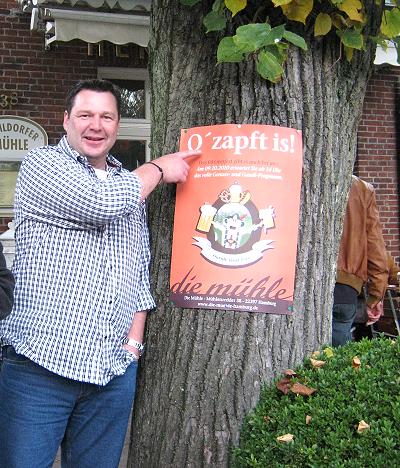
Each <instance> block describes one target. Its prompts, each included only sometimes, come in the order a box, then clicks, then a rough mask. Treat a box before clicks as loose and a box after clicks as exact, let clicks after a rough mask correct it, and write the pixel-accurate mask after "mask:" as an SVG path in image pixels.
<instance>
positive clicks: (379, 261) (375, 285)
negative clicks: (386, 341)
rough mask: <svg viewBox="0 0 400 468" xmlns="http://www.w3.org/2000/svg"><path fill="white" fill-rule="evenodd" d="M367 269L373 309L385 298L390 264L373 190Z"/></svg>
mask: <svg viewBox="0 0 400 468" xmlns="http://www.w3.org/2000/svg"><path fill="white" fill-rule="evenodd" d="M366 227H367V256H368V259H367V268H368V300H367V306H368V307H369V308H370V309H373V308H374V306H375V305H376V304H377V303H378V302H379V301H380V300H381V299H382V298H383V296H384V294H385V291H386V287H387V282H388V264H387V253H386V247H385V242H384V240H383V235H382V226H381V223H380V220H379V212H378V208H377V205H376V198H375V191H374V190H373V188H371V195H370V200H369V204H368V206H367V225H366Z"/></svg>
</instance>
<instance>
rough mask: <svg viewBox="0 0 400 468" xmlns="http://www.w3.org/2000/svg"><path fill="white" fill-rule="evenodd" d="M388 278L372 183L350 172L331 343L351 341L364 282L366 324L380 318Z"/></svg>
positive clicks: (337, 343) (338, 262) (334, 344)
mask: <svg viewBox="0 0 400 468" xmlns="http://www.w3.org/2000/svg"><path fill="white" fill-rule="evenodd" d="M387 280H388V265H387V254H386V248H385V243H384V240H383V236H382V227H381V223H380V220H379V213H378V208H377V206H376V199H375V190H374V188H373V186H372V185H371V184H368V183H367V182H365V181H363V180H361V179H360V178H358V177H356V176H354V175H353V176H352V183H351V188H350V193H349V199H348V202H347V208H346V214H345V217H344V222H343V233H342V238H341V241H340V247H339V256H338V261H337V274H336V284H335V290H334V304H333V318H332V344H333V346H339V345H343V344H345V343H347V342H348V341H351V339H352V334H351V327H352V324H353V320H354V317H355V314H356V308H357V296H358V295H359V294H360V292H361V289H362V287H363V285H364V284H366V285H367V286H368V298H367V314H368V319H369V323H374V322H375V321H376V320H378V319H379V317H380V315H381V314H382V303H381V300H382V298H383V296H384V294H385V291H386V286H387Z"/></svg>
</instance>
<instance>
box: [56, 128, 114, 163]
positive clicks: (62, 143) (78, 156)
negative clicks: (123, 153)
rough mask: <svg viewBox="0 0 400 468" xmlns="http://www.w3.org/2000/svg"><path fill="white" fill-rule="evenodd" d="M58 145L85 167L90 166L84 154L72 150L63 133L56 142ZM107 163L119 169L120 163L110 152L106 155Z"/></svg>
mask: <svg viewBox="0 0 400 468" xmlns="http://www.w3.org/2000/svg"><path fill="white" fill-rule="evenodd" d="M58 146H59V147H60V148H61V149H62V150H63V151H64V152H65V153H67V154H68V155H70V156H72V157H73V158H74V159H76V160H77V161H78V162H80V163H82V164H84V165H85V166H87V167H91V165H90V164H89V161H88V160H87V157H86V156H83V155H82V154H80V153H78V151H76V150H74V149H73V148H72V146H71V145H70V144H69V143H68V140H67V136H66V135H64V136H63V137H62V138H61V140H60V142H59V143H58ZM106 160H107V164H108V165H109V166H111V167H112V168H114V169H117V170H121V168H122V164H121V163H120V162H119V161H118V159H116V158H114V156H113V155H112V154H110V153H108V155H107V158H106Z"/></svg>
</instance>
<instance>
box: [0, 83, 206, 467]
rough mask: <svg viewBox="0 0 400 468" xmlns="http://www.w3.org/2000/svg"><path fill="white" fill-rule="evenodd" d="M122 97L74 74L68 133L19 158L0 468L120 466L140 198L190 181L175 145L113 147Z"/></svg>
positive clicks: (132, 356)
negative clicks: (142, 154) (142, 160)
mask: <svg viewBox="0 0 400 468" xmlns="http://www.w3.org/2000/svg"><path fill="white" fill-rule="evenodd" d="M119 115H120V95H119V91H118V89H117V88H115V87H114V86H113V85H112V84H111V83H108V82H106V81H101V80H93V81H81V82H79V83H77V85H76V86H74V87H73V88H72V89H71V90H70V92H69V94H68V96H67V100H66V111H65V114H64V129H65V131H66V136H64V137H63V138H62V139H61V141H60V142H59V144H58V145H57V146H55V147H50V146H47V147H41V148H36V149H34V150H32V151H30V153H29V154H28V155H27V157H26V158H25V160H24V161H23V163H22V165H21V170H20V174H19V178H18V182H17V188H16V197H15V222H16V232H15V240H16V256H15V262H14V274H15V278H16V287H15V304H14V308H13V311H12V313H11V315H10V316H9V317H8V318H7V319H6V320H4V321H3V322H2V325H1V326H0V336H1V344H2V351H3V352H2V354H3V361H2V369H1V372H0V428H1V430H0V466H1V467H4V468H22V467H29V468H44V467H51V466H52V463H53V460H54V458H55V455H56V452H57V449H58V447H59V446H60V444H61V448H62V465H63V467H69V468H85V467H94V466H95V467H96V468H100V467H104V468H113V467H117V466H118V463H119V459H120V455H121V451H122V447H123V442H124V437H125V433H126V428H127V423H128V418H129V413H130V408H131V405H132V401H133V397H134V391H135V381H136V370H137V363H138V359H139V356H140V354H141V352H142V351H143V345H142V339H143V330H144V324H145V319H146V311H147V310H149V309H152V308H154V306H155V304H154V301H153V298H152V296H151V294H150V287H149V261H150V252H149V236H148V231H147V226H146V216H145V205H144V199H145V198H146V197H147V195H149V193H150V192H151V191H152V190H153V189H154V188H155V187H156V186H157V184H158V183H159V182H160V181H161V180H162V181H163V182H167V183H168V182H170V183H180V182H185V180H186V177H187V174H188V171H189V165H188V163H187V162H186V158H188V157H192V156H197V155H199V152H193V151H191V152H189V151H188V152H178V153H174V154H169V155H166V156H162V157H160V158H158V159H156V160H155V161H154V162H152V163H147V164H144V165H142V166H141V167H139V168H138V169H136V170H135V171H133V172H132V173H131V172H129V171H126V170H124V169H122V168H121V165H120V163H119V162H118V161H117V160H116V159H115V158H113V157H112V156H111V155H110V154H109V150H110V148H111V147H112V146H113V145H114V143H115V141H116V137H117V131H118V125H119Z"/></svg>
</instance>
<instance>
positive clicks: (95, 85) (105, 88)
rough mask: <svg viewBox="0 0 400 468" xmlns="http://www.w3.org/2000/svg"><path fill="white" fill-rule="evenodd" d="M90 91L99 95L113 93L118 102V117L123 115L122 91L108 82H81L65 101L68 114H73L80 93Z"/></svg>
mask: <svg viewBox="0 0 400 468" xmlns="http://www.w3.org/2000/svg"><path fill="white" fill-rule="evenodd" d="M84 89H88V90H90V91H96V92H98V93H111V94H112V95H113V96H114V97H115V100H116V102H117V110H118V116H120V115H121V91H120V89H119V88H118V86H115V85H114V84H113V83H111V82H110V81H107V80H80V81H78V82H77V83H76V84H75V85H74V86H72V88H71V89H70V90H69V91H68V93H67V97H66V100H65V110H66V111H67V113H68V114H70V113H71V109H72V107H73V105H74V102H75V97H76V95H77V94H78V93H80V92H81V91H83V90H84Z"/></svg>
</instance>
